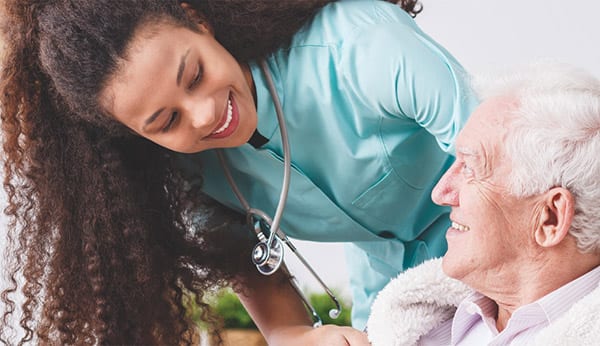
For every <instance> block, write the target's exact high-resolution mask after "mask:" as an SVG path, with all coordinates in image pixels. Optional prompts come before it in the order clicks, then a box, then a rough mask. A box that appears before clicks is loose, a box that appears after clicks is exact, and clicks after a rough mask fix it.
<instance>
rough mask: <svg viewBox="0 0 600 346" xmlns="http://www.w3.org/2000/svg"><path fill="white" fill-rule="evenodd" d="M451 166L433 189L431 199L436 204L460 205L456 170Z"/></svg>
mask: <svg viewBox="0 0 600 346" xmlns="http://www.w3.org/2000/svg"><path fill="white" fill-rule="evenodd" d="M453 168H454V166H452V167H450V169H449V170H448V171H446V173H444V175H443V176H442V177H441V178H440V180H439V181H438V183H437V184H436V185H435V187H434V188H433V190H432V191H431V199H432V200H433V202H434V203H435V204H438V205H446V206H457V205H458V189H457V188H456V178H457V177H456V172H454V170H453Z"/></svg>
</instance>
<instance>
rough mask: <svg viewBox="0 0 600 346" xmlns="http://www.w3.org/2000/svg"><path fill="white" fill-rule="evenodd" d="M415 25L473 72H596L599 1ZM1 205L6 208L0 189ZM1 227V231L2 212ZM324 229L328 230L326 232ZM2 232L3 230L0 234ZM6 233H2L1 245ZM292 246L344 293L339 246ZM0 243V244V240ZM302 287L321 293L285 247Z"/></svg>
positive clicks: (502, 2)
mask: <svg viewBox="0 0 600 346" xmlns="http://www.w3.org/2000/svg"><path fill="white" fill-rule="evenodd" d="M422 2H423V5H424V11H423V13H421V14H420V15H419V16H418V17H417V22H418V23H419V25H420V26H421V27H422V28H423V29H424V31H425V32H427V33H428V34H429V35H430V36H432V37H433V38H434V39H436V40H437V41H438V42H440V43H441V44H442V45H444V46H445V47H446V48H447V49H448V50H449V51H450V52H452V53H453V54H454V55H455V56H456V57H457V58H458V60H459V61H461V62H462V64H463V65H464V66H465V67H466V68H467V70H469V71H471V72H477V71H481V70H486V69H490V68H495V67H498V66H512V65H515V64H521V63H526V62H529V61H531V60H533V59H536V58H543V57H551V58H557V59H559V60H562V61H565V62H569V63H573V64H575V65H579V66H581V67H585V68H587V69H588V70H590V71H592V72H593V73H595V74H596V75H597V76H600V48H599V44H598V34H599V33H600V23H599V21H598V19H597V18H596V17H597V15H598V14H599V13H600V2H597V1H592V0H571V1H564V0H422ZM1 193H2V195H0V206H2V207H3V206H4V204H5V202H4V196H3V191H2V192H1ZM0 227H1V229H5V226H4V218H3V217H2V216H0ZM324 231H326V230H324ZM2 235H3V233H2ZM3 240H4V237H3V236H2V237H0V243H1V242H2V241H3ZM295 244H296V246H297V247H298V248H299V249H300V251H302V253H303V255H304V256H305V257H306V258H307V259H308V260H309V261H310V263H311V264H312V265H313V266H314V267H315V269H316V270H317V272H319V273H320V275H321V276H322V278H323V279H324V280H325V281H326V283H327V284H328V285H330V286H331V287H332V288H333V289H334V290H336V291H338V292H340V293H341V296H343V297H348V296H349V291H348V288H347V287H348V278H347V271H346V269H345V261H344V252H343V246H342V245H341V244H337V243H330V244H323V243H321V244H319V243H312V242H305V241H296V242H295ZM0 246H1V244H0ZM287 257H288V258H289V259H291V262H290V263H289V265H290V267H291V268H292V270H293V271H294V272H295V274H296V275H297V277H298V278H299V280H300V281H301V285H302V286H303V287H306V288H307V289H308V290H309V291H315V292H321V289H320V287H319V286H318V285H317V283H316V281H314V280H313V279H312V278H311V277H310V276H309V275H308V274H307V272H306V271H305V270H304V269H303V268H301V267H299V266H298V263H297V261H294V258H293V257H294V256H293V255H291V253H290V252H289V251H288V254H287Z"/></svg>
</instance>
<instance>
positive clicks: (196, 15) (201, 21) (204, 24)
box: [180, 1, 215, 36]
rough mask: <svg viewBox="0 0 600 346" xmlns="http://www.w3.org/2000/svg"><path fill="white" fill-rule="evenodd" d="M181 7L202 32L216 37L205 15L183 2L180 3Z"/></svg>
mask: <svg viewBox="0 0 600 346" xmlns="http://www.w3.org/2000/svg"><path fill="white" fill-rule="evenodd" d="M180 5H181V7H182V8H183V10H184V11H185V13H186V14H187V16H188V17H189V18H190V19H191V20H192V21H194V22H195V23H198V26H199V29H200V31H201V32H207V33H210V34H211V35H213V36H214V35H215V33H214V30H213V28H212V26H211V25H210V24H209V22H208V20H207V19H206V16H205V15H204V14H203V13H201V12H198V11H197V10H196V9H195V8H194V6H192V5H190V4H189V3H188V2H184V1H183V2H181V3H180Z"/></svg>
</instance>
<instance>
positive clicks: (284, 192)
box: [216, 60, 342, 327]
mask: <svg viewBox="0 0 600 346" xmlns="http://www.w3.org/2000/svg"><path fill="white" fill-rule="evenodd" d="M260 67H261V69H262V71H263V74H264V76H265V78H266V80H267V85H268V89H269V93H270V95H271V98H272V100H273V104H274V106H275V113H276V114H277V121H278V122H279V130H280V134H281V142H282V148H283V167H284V168H283V182H282V187H281V193H280V196H279V202H278V203H277V208H276V210H275V215H274V216H273V219H271V218H270V217H269V215H268V214H267V213H265V212H264V211H262V210H260V209H256V208H252V207H251V206H250V204H249V203H248V201H247V200H246V198H244V195H243V194H242V192H241V191H240V189H239V187H238V186H237V184H236V183H235V180H234V179H233V176H232V174H231V171H230V170H229V167H228V165H227V162H226V161H225V156H224V154H223V150H222V149H217V150H216V152H217V157H218V159H219V162H220V164H221V166H222V167H223V171H224V173H225V178H226V179H227V182H228V183H229V186H230V187H231V189H232V191H233V193H234V194H235V196H236V197H237V199H238V200H239V202H240V204H241V205H242V208H244V210H245V212H246V215H247V216H248V223H249V224H252V221H253V220H252V219H253V218H254V217H258V218H259V219H261V220H262V221H264V222H265V223H266V224H267V225H269V230H270V233H269V238H268V240H266V249H265V250H266V258H269V257H270V255H271V249H272V247H273V246H274V242H275V237H276V236H277V237H278V238H279V239H280V240H281V241H282V242H283V243H285V244H286V245H287V247H288V248H289V249H290V250H291V251H292V252H293V253H294V255H296V257H297V258H298V260H299V261H300V262H301V263H302V264H303V265H304V266H305V267H306V269H308V271H309V272H310V273H311V275H312V276H313V277H314V278H315V279H316V280H317V281H318V282H319V284H320V285H321V287H322V288H323V289H324V290H325V292H326V293H327V295H328V296H329V297H330V298H331V300H332V301H333V302H334V304H335V306H336V308H335V309H331V310H329V316H330V317H331V318H337V317H338V316H339V315H340V313H341V310H342V309H341V305H340V303H339V301H338V300H337V298H336V297H335V295H334V294H333V292H332V291H331V290H330V289H329V287H327V285H326V284H325V283H324V282H323V280H322V279H321V278H320V277H319V275H317V273H316V272H315V271H314V269H313V268H312V266H310V265H309V264H308V261H307V260H306V259H305V258H304V256H302V255H301V254H300V253H299V252H298V250H297V248H296V247H295V246H294V245H293V244H292V242H291V241H290V240H289V238H288V237H287V236H286V234H285V232H283V230H281V229H280V228H279V224H280V221H281V217H282V216H283V210H284V209H285V204H286V201H287V196H288V192H289V186H290V176H291V166H292V163H291V162H292V160H291V153H290V145H289V140H288V134H287V128H286V126H285V118H284V116H283V109H282V107H281V103H280V101H279V96H278V95H277V91H276V90H275V84H274V83H273V80H272V78H271V74H270V72H269V70H268V66H267V64H266V62H265V61H264V60H261V61H260ZM255 232H256V235H257V237H258V238H259V240H260V241H261V242H262V241H264V238H265V237H264V234H263V233H262V231H261V230H260V229H259V228H255ZM281 255H282V256H283V253H282V254H281ZM280 265H281V262H279V263H277V264H276V267H275V268H274V270H273V271H271V272H270V273H273V272H274V271H276V270H277V269H278V268H279V266H280ZM257 267H258V266H257ZM259 272H261V273H262V274H265V275H269V274H270V273H265V272H263V271H262V270H260V269H259ZM290 283H291V285H292V287H293V288H294V290H295V291H296V293H297V294H298V295H299V296H300V298H301V300H302V301H303V302H304V305H305V306H306V307H307V308H308V310H310V313H311V315H312V317H313V321H315V322H314V324H313V326H315V327H317V326H320V325H322V321H321V318H320V317H319V316H318V314H317V313H316V311H315V309H314V308H313V306H312V304H310V302H309V301H308V299H307V298H306V296H305V295H304V293H303V292H302V290H301V289H300V288H299V286H298V285H297V283H296V279H295V278H294V277H291V278H290Z"/></svg>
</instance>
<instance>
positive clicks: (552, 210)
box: [535, 187, 575, 247]
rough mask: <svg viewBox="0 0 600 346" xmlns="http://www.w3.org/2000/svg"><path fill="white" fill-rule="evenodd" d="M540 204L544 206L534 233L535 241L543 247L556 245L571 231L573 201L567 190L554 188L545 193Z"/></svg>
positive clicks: (573, 212) (573, 209)
mask: <svg viewBox="0 0 600 346" xmlns="http://www.w3.org/2000/svg"><path fill="white" fill-rule="evenodd" d="M542 203H544V205H543V206H542V211H541V215H540V218H539V220H540V221H539V224H538V225H537V229H536V231H535V240H536V242H537V243H538V245H540V246H543V247H551V246H555V245H558V244H559V243H560V242H561V241H562V240H563V239H564V238H565V237H566V236H567V235H568V234H569V230H570V229H571V223H572V222H573V215H574V214H575V199H574V197H573V195H572V194H571V192H570V191H569V190H567V189H565V188H563V187H555V188H552V189H550V190H549V191H548V192H546V193H545V197H544V199H543V201H542Z"/></svg>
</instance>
